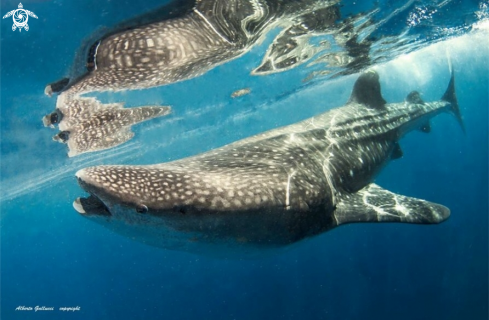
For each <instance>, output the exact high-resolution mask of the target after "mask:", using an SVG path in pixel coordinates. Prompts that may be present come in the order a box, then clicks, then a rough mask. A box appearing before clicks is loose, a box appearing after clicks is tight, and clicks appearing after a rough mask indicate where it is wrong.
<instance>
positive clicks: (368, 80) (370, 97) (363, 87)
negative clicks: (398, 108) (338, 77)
mask: <svg viewBox="0 0 489 320" xmlns="http://www.w3.org/2000/svg"><path fill="white" fill-rule="evenodd" d="M350 102H356V103H360V104H364V105H366V106H368V107H369V108H383V107H384V106H385V103H386V101H385V100H384V98H382V93H381V92H380V82H379V75H378V74H377V72H375V71H367V72H365V73H363V74H361V75H360V77H358V79H357V81H356V82H355V85H354V86H353V91H352V93H351V96H350Z"/></svg>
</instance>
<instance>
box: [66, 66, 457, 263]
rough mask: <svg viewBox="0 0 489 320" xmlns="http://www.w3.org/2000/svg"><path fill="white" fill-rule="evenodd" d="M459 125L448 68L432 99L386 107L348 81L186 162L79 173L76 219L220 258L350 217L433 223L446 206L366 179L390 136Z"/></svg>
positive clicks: (390, 144) (381, 160)
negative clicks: (278, 120)
mask: <svg viewBox="0 0 489 320" xmlns="http://www.w3.org/2000/svg"><path fill="white" fill-rule="evenodd" d="M442 112H449V113H452V114H454V115H455V116H456V117H457V119H458V120H459V122H460V124H462V118H461V115H460V111H459V108H458V103H457V99H456V95H455V83H454V77H453V75H452V77H451V80H450V83H449V85H448V88H447V90H446V92H445V94H444V95H443V97H442V98H441V99H440V100H439V101H435V102H424V101H423V100H422V99H421V97H420V94H419V93H417V92H415V91H414V92H411V93H410V94H409V95H408V96H407V98H406V101H404V102H401V103H393V104H387V103H386V101H385V100H384V99H383V97H382V95H381V90H380V83H379V76H378V74H377V73H376V72H373V71H369V72H366V73H363V74H362V75H360V77H359V78H358V80H357V81H356V83H355V85H354V88H353V91H352V94H351V98H350V100H349V101H348V102H347V103H346V105H344V106H342V107H339V108H337V109H333V110H331V111H328V112H326V113H323V114H320V115H318V116H315V117H313V118H310V119H307V120H305V121H302V122H299V123H297V124H293V125H290V126H286V127H283V128H278V129H275V130H272V131H268V132H265V133H262V134H259V135H256V136H253V137H250V138H246V139H244V140H241V141H237V142H235V143H232V144H229V145H227V146H224V147H222V148H219V149H215V150H211V151H208V152H206V153H203V154H200V155H196V156H192V157H189V158H185V159H181V160H177V161H173V162H168V163H162V164H156V165H147V166H132V165H131V166H129V165H127V166H126V165H118V166H96V167H89V168H85V169H82V170H80V171H78V172H77V173H76V177H77V178H78V182H79V184H80V186H81V187H82V188H83V189H84V190H85V191H87V192H88V193H89V194H90V196H89V197H86V198H78V199H76V200H75V201H74V204H73V205H74V207H75V209H76V210H77V211H78V212H79V213H80V214H81V215H82V216H84V217H86V218H89V219H91V220H94V221H97V222H99V223H101V224H103V225H104V226H106V227H108V228H109V229H112V230H114V231H115V232H117V233H120V234H123V235H126V236H128V237H130V238H131V239H134V240H138V241H141V242H143V243H146V244H149V245H154V246H158V247H163V248H167V249H175V250H185V251H190V252H195V253H202V254H204V253H205V254H213V255H224V256H229V255H232V254H234V253H239V254H241V253H247V254H248V253H250V254H252V253H256V252H263V250H265V249H276V248H279V247H285V246H287V245H289V244H292V243H295V242H297V241H299V240H301V239H304V238H307V237H310V236H313V235H317V234H320V233H323V232H325V231H328V230H331V229H332V228H335V227H337V226H339V225H342V224H346V223H352V222H405V223H418V224H431V223H439V222H441V221H444V220H445V219H447V218H448V217H449V215H450V211H449V209H448V208H446V207H444V206H442V205H439V204H435V203H432V202H428V201H424V200H420V199H415V198H411V197H408V196H403V195H399V194H395V193H392V192H390V191H387V190H384V189H382V188H381V187H379V186H378V185H375V184H373V183H372V182H373V180H374V178H375V176H376V175H377V174H378V173H379V172H380V171H381V169H382V168H383V167H384V166H385V165H386V164H387V163H388V162H389V161H390V160H391V159H395V158H399V157H400V156H402V151H401V148H400V146H399V143H398V141H399V139H401V138H402V137H403V136H404V135H405V134H406V133H408V132H409V131H411V130H415V129H420V130H423V131H429V120H430V118H432V117H434V116H436V115H438V114H440V113H442Z"/></svg>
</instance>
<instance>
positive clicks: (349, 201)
mask: <svg viewBox="0 0 489 320" xmlns="http://www.w3.org/2000/svg"><path fill="white" fill-rule="evenodd" d="M334 216H335V218H336V222H337V224H338V225H341V224H345V223H352V222H404V223H419V224H432V223H440V222H442V221H444V220H446V219H447V218H448V217H449V216H450V210H449V209H448V208H447V207H444V206H442V205H439V204H436V203H433V202H428V201H425V200H421V199H416V198H411V197H406V196H402V195H399V194H395V193H392V192H390V191H387V190H385V189H382V188H381V187H379V186H378V185H376V184H373V183H372V184H369V185H368V186H366V187H365V188H363V189H362V190H360V191H358V192H356V193H354V194H352V195H349V196H347V197H345V198H344V199H343V200H342V201H340V203H338V204H337V206H336V211H335V213H334Z"/></svg>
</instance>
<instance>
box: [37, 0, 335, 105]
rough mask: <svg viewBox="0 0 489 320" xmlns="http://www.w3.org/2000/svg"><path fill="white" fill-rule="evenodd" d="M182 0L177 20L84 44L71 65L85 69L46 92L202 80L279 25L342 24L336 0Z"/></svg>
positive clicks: (125, 27)
mask: <svg viewBox="0 0 489 320" xmlns="http://www.w3.org/2000/svg"><path fill="white" fill-rule="evenodd" d="M186 2H188V4H186V5H185V6H186V7H187V6H189V4H191V6H190V8H187V9H186V10H182V12H181V13H180V14H179V15H176V16H171V17H170V18H168V17H166V15H165V16H164V17H162V18H161V19H160V20H158V19H155V18H152V19H146V20H145V19H138V20H135V21H133V22H127V23H125V24H122V25H121V26H120V27H118V28H116V29H114V30H111V31H110V32H108V33H107V34H102V35H100V36H98V37H95V39H91V40H90V42H88V41H87V44H85V45H84V46H82V48H81V49H80V53H78V54H77V56H78V58H77V60H80V61H77V60H76V61H75V65H81V64H82V62H81V61H83V64H84V65H85V72H84V73H83V74H81V75H80V74H77V73H80V70H78V69H81V68H79V67H78V68H76V69H77V71H76V72H74V74H72V75H70V77H68V78H63V79H61V80H59V81H57V82H54V83H51V84H48V85H47V86H46V88H45V93H46V94H47V95H49V96H51V95H52V94H53V93H62V92H69V93H70V94H83V93H87V92H93V91H118V90H131V89H145V88H150V87H156V86H161V85H167V84H170V83H174V82H178V81H182V80H187V79H191V78H194V77H197V76H200V75H202V74H204V73H205V72H207V71H209V70H210V69H212V68H214V67H216V66H218V65H220V64H223V63H225V62H228V61H230V60H232V59H235V58H237V57H239V56H241V55H242V54H244V53H246V52H247V51H249V50H250V49H251V47H252V46H253V45H254V44H256V43H258V42H260V41H261V40H262V39H263V38H264V35H265V34H266V33H267V32H268V31H269V30H271V29H273V28H274V27H277V26H281V25H284V26H287V25H292V26H293V27H292V28H293V29H294V30H295V29H300V31H301V32H302V33H308V32H313V31H316V29H318V30H319V29H320V30H322V31H323V32H325V33H334V31H335V30H336V29H339V26H342V27H343V25H342V24H338V26H335V21H336V20H338V19H339V18H340V13H339V7H338V3H339V0H331V1H323V0H303V1H294V0H286V1H277V0H205V1H186ZM168 10H170V9H168ZM153 16H155V14H153ZM304 17H306V18H304ZM311 17H315V18H314V19H313V18H311ZM137 22H139V23H140V24H137ZM309 29H311V30H309ZM325 30H327V31H325ZM289 33H290V32H289ZM292 33H293V34H295V32H292ZM282 42H284V41H282ZM289 42H291V41H289ZM292 42H293V41H292ZM88 43H89V44H88ZM281 44H282V43H281ZM283 46H286V45H284V44H282V45H281V48H282V47H283ZM274 47H277V46H276V45H275V46H274ZM275 51H277V50H275ZM279 51H280V52H275V54H274V58H275V59H280V58H278V57H280V56H281V55H285V54H286V55H287V60H288V61H291V60H297V61H299V60H306V59H305V58H303V59H302V58H296V57H298V56H301V54H300V51H301V46H296V48H295V50H294V52H293V53H291V52H290V51H291V50H286V52H282V51H283V50H279ZM311 55H312V54H311ZM311 55H309V57H310V56H311ZM81 57H83V58H81ZM284 59H285V58H283V59H282V60H284ZM278 64H279V63H277V68H276V69H277V70H278V69H279V67H278ZM291 64H292V63H290V62H289V66H290V65H291ZM295 64H297V63H294V65H295ZM277 70H276V71H275V72H277Z"/></svg>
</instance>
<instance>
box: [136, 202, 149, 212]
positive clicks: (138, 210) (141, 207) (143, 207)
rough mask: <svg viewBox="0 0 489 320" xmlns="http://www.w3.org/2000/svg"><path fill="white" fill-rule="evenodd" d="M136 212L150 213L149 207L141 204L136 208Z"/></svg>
mask: <svg viewBox="0 0 489 320" xmlns="http://www.w3.org/2000/svg"><path fill="white" fill-rule="evenodd" d="M136 212H137V213H146V212H148V207H146V206H145V205H144V204H140V205H138V206H137V207H136Z"/></svg>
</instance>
